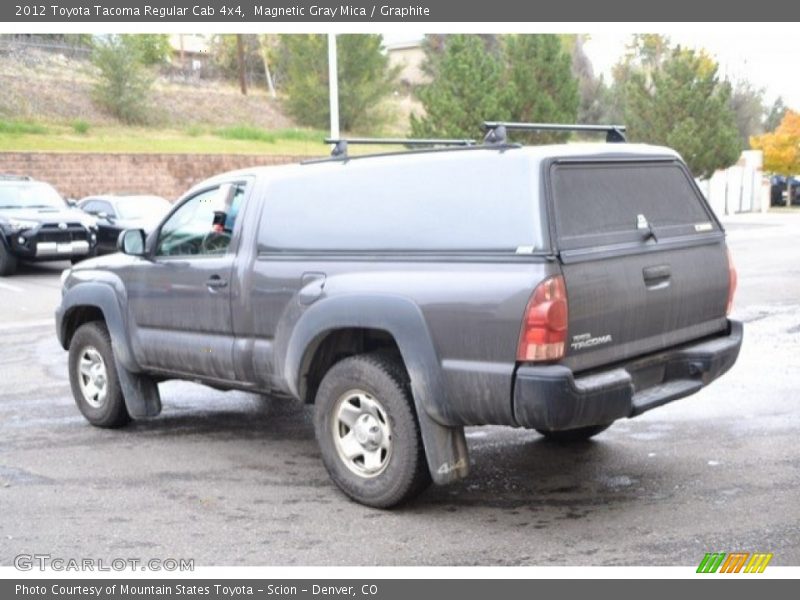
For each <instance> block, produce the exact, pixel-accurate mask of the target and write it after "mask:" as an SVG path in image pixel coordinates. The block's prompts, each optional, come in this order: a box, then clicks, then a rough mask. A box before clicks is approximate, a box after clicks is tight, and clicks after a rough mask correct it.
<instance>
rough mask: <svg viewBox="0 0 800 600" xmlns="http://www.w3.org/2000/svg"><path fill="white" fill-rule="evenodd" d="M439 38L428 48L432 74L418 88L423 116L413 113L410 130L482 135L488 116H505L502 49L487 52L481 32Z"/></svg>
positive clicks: (441, 134)
mask: <svg viewBox="0 0 800 600" xmlns="http://www.w3.org/2000/svg"><path fill="white" fill-rule="evenodd" d="M441 43H442V47H441V49H440V50H437V49H435V48H436V46H433V45H428V46H426V47H425V51H426V60H425V64H424V66H423V69H424V70H425V71H426V72H427V73H428V74H429V77H430V78H431V79H430V82H429V83H426V84H423V85H422V86H420V87H419V89H418V91H417V96H418V98H419V100H420V101H421V102H422V105H423V107H424V109H425V115H424V116H417V115H416V114H412V115H411V133H412V135H413V136H414V137H458V138H460V137H473V136H476V135H478V134H480V131H481V130H480V126H481V123H482V122H483V121H484V120H503V119H507V118H508V113H507V112H506V110H505V108H504V107H503V103H502V98H501V83H502V78H503V62H502V60H501V57H500V56H499V55H498V53H495V52H491V51H489V50H488V49H487V46H486V43H485V40H483V39H482V38H480V37H479V36H477V35H466V34H458V35H451V36H447V37H446V38H445V39H443V40H442V42H441Z"/></svg>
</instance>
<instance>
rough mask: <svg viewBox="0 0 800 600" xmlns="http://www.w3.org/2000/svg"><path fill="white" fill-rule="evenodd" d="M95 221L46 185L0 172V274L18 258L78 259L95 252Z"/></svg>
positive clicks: (13, 268) (12, 268)
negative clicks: (0, 173)
mask: <svg viewBox="0 0 800 600" xmlns="http://www.w3.org/2000/svg"><path fill="white" fill-rule="evenodd" d="M96 243H97V227H96V223H95V220H94V219H93V218H92V217H90V216H88V215H86V214H85V213H84V212H83V211H80V210H78V209H77V208H73V207H71V206H69V205H68V204H67V203H66V202H65V201H64V199H63V198H62V197H61V196H60V195H59V193H58V192H57V191H56V190H55V189H54V188H53V187H52V186H51V185H49V184H47V183H44V182H42V181H35V180H33V179H31V178H30V177H18V176H15V175H0V277H6V276H8V275H13V274H14V273H15V272H16V270H17V264H18V262H19V261H20V260H24V261H43V260H65V259H66V260H72V261H77V260H80V259H82V258H86V257H87V256H90V255H92V254H93V253H94V249H95V245H96Z"/></svg>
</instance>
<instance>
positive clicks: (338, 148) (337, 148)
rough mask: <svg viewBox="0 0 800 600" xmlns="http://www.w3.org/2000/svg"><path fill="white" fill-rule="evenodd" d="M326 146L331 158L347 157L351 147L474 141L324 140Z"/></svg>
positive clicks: (427, 144)
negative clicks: (329, 149) (329, 148)
mask: <svg viewBox="0 0 800 600" xmlns="http://www.w3.org/2000/svg"><path fill="white" fill-rule="evenodd" d="M324 142H325V143H326V144H333V149H332V150H331V156H333V157H336V158H340V157H344V156H347V147H348V146H349V145H351V144H353V145H371V146H474V145H475V144H476V142H475V140H468V139H436V138H432V139H412V138H408V139H406V138H342V139H333V138H325V140H324Z"/></svg>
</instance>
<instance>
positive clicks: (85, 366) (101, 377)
mask: <svg viewBox="0 0 800 600" xmlns="http://www.w3.org/2000/svg"><path fill="white" fill-rule="evenodd" d="M69 382H70V386H71V387H72V395H73V397H74V398H75V403H76V404H77V405H78V410H80V411H81V413H82V414H83V416H84V417H86V420H87V421H89V422H90V423H91V424H92V425H95V426H97V427H109V428H111V427H121V426H123V425H125V424H126V423H127V422H128V421H130V416H129V415H128V410H127V409H126V408H125V399H124V397H123V396H122V388H121V387H120V384H119V378H118V377H117V369H116V366H115V364H114V354H113V351H112V350H111V337H110V336H109V334H108V329H106V326H105V324H103V323H102V322H100V321H92V322H91V323H85V324H83V325H81V326H80V327H79V328H78V330H77V331H76V332H75V335H74V336H72V341H71V342H70V345H69Z"/></svg>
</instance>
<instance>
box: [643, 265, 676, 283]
mask: <svg viewBox="0 0 800 600" xmlns="http://www.w3.org/2000/svg"><path fill="white" fill-rule="evenodd" d="M642 275H643V276H644V280H645V281H655V280H658V279H669V278H670V276H671V275H672V269H670V267H669V265H659V266H657V267H645V268H644V269H642Z"/></svg>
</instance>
